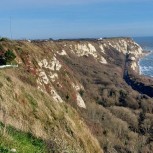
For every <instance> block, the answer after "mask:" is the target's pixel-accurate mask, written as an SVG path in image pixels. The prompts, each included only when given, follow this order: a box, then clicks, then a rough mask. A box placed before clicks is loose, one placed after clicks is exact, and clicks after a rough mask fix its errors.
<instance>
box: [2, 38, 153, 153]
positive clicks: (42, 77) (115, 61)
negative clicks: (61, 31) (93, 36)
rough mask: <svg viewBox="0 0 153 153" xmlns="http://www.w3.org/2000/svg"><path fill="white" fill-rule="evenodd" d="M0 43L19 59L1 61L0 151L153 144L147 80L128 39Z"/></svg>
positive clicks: (80, 152) (84, 150) (84, 152)
mask: <svg viewBox="0 0 153 153" xmlns="http://www.w3.org/2000/svg"><path fill="white" fill-rule="evenodd" d="M0 49H1V50H0V52H1V54H2V53H5V52H6V51H7V50H11V51H13V53H14V54H15V56H16V58H15V60H14V61H13V62H12V63H9V64H13V65H18V67H14V68H11V67H10V68H4V69H0V76H1V77H0V98H1V101H0V121H1V124H0V134H1V138H0V151H1V152H2V151H3V152H4V151H7V152H9V151H10V150H11V149H12V148H15V149H16V150H17V152H29V150H28V149H30V148H33V150H32V149H31V150H30V152H57V153H58V152H59V153H61V152H76V153H94V152H95V153H101V152H105V153H109V152H111V153H115V152H117V153H124V152H125V153H126V152H128V153H129V152H131V153H133V152H142V153H145V152H152V149H153V143H152V140H153V139H152V134H153V133H152V128H153V114H152V112H153V99H152V98H151V97H152V95H153V93H152V92H150V94H151V95H150V94H149V93H148V92H147V93H144V91H143V90H142V88H144V86H147V87H149V91H152V86H151V85H152V84H153V80H152V79H150V78H147V77H143V76H139V75H138V66H137V61H138V58H140V57H141V56H143V54H144V53H143V50H142V48H141V47H140V46H139V45H138V44H137V43H135V42H134V41H133V40H132V39H130V38H110V39H102V40H58V41H32V42H28V41H10V40H3V41H1V42H0ZM125 76H126V77H125ZM141 84H143V85H144V86H141ZM139 89H140V90H139ZM145 91H146V90H145ZM10 129H11V130H10ZM29 135H30V136H29ZM21 140H23V142H22V141H21ZM33 142H36V143H33ZM26 149H27V150H26Z"/></svg>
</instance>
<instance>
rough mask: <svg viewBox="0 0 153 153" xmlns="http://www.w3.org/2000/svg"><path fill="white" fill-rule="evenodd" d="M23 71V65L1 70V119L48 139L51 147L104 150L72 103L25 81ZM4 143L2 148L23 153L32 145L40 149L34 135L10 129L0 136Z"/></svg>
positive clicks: (88, 151) (34, 148) (62, 149)
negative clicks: (64, 102) (62, 100)
mask: <svg viewBox="0 0 153 153" xmlns="http://www.w3.org/2000/svg"><path fill="white" fill-rule="evenodd" d="M21 72H22V73H23V71H22V68H21V69H20V68H19V69H4V70H1V71H0V84H1V87H0V98H1V101H0V121H1V122H3V124H5V125H11V126H13V127H14V128H16V129H19V130H21V131H24V132H26V133H29V132H30V133H31V134H33V135H34V136H35V137H37V138H41V139H43V140H45V142H46V148H47V149H48V150H52V149H55V150H56V151H57V152H61V151H68V152H77V153H79V152H80V153H83V152H87V153H90V152H91V153H93V152H95V153H97V152H101V151H100V150H101V149H100V147H99V144H98V142H97V140H96V139H94V137H93V136H92V135H91V133H90V131H89V130H88V128H87V126H86V125H85V124H84V123H83V121H82V120H81V118H80V117H79V116H78V114H77V112H76V111H75V110H74V109H73V108H72V107H71V106H69V105H66V104H59V103H56V102H54V101H53V100H52V99H51V97H50V96H49V95H47V94H44V93H42V92H40V91H38V90H37V89H36V88H35V87H32V86H31V85H28V84H26V83H24V82H22V81H21V80H20V79H18V74H19V73H21ZM13 133H14V132H13ZM22 137H23V138H22ZM12 139H13V141H12ZM20 140H22V141H20ZM0 142H1V144H0V145H1V147H2V148H11V147H14V148H16V149H17V151H19V152H27V151H26V150H28V149H29V148H31V149H32V150H33V152H35V150H36V152H39V146H38V147H37V146H35V145H33V144H32V143H31V138H30V139H29V138H28V137H27V134H23V133H22V132H21V133H20V132H17V131H16V132H15V133H14V134H12V133H10V132H7V134H6V135H4V137H0ZM9 144H10V145H9ZM52 144H54V145H53V146H54V148H52ZM51 148H52V149H51ZM32 150H31V152H32Z"/></svg>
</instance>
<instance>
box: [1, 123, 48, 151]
mask: <svg viewBox="0 0 153 153" xmlns="http://www.w3.org/2000/svg"><path fill="white" fill-rule="evenodd" d="M3 129H4V125H3V124H2V123H0V153H10V150H11V149H12V148H15V149H16V150H17V153H45V152H46V150H45V143H44V141H43V140H41V139H38V138H35V137H34V136H33V135H32V134H31V133H25V132H21V131H18V130H16V129H15V128H13V127H11V126H8V127H6V134H3Z"/></svg>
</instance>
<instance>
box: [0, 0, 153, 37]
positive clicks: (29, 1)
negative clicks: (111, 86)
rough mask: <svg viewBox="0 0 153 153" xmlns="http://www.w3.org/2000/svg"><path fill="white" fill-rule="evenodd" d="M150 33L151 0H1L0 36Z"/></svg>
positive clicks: (152, 26)
mask: <svg viewBox="0 0 153 153" xmlns="http://www.w3.org/2000/svg"><path fill="white" fill-rule="evenodd" d="M10 17H11V18H12V20H11V21H12V36H13V38H14V39H22V38H27V39H28V38H30V39H35V38H55V39H56V38H80V37H81V38H83V37H84V38H85V37H96V38H98V37H111V36H153V1H152V0H1V4H0V36H2V37H10Z"/></svg>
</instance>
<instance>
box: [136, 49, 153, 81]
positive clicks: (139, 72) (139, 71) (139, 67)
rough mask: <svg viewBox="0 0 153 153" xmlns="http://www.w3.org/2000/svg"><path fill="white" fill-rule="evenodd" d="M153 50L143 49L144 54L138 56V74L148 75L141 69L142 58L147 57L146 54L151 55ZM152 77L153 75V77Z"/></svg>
mask: <svg viewBox="0 0 153 153" xmlns="http://www.w3.org/2000/svg"><path fill="white" fill-rule="evenodd" d="M152 53H153V51H143V53H142V55H141V56H140V57H139V58H138V60H137V65H138V74H139V75H144V76H147V75H145V74H143V73H142V70H141V65H140V62H141V60H142V59H143V58H144V57H146V56H149V55H150V54H152ZM147 77H151V76H147ZM151 78H152V77H151Z"/></svg>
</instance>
